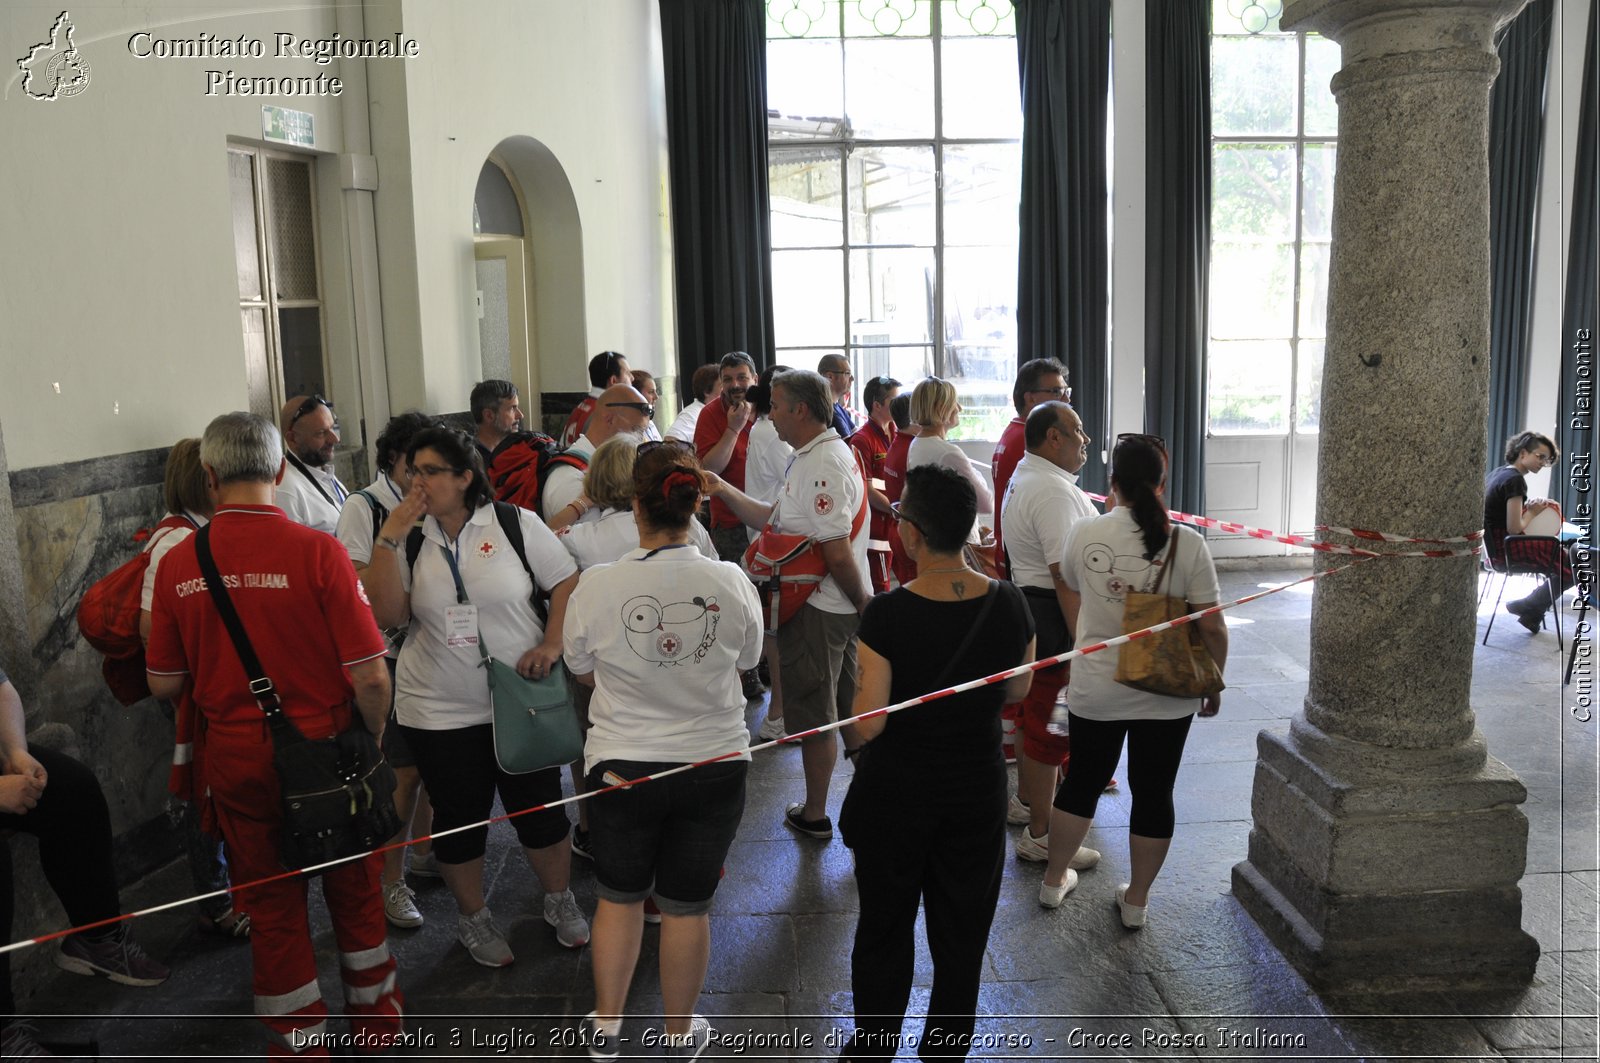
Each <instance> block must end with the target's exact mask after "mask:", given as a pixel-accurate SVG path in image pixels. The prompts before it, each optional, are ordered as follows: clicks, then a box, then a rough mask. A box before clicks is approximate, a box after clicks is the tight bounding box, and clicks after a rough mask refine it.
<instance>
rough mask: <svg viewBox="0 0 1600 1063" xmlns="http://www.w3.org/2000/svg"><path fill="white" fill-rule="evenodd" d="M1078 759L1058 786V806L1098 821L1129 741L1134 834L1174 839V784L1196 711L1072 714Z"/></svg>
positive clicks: (1130, 830)
mask: <svg viewBox="0 0 1600 1063" xmlns="http://www.w3.org/2000/svg"><path fill="white" fill-rule="evenodd" d="M1068 715H1069V717H1070V721H1071V723H1070V726H1071V733H1072V757H1071V759H1070V760H1068V761H1067V777H1066V780H1065V781H1064V782H1062V784H1061V786H1060V788H1059V789H1057V790H1056V799H1055V802H1054V804H1055V807H1056V808H1059V809H1060V810H1061V811H1063V812H1065V813H1067V814H1068V815H1073V816H1082V817H1083V818H1084V819H1093V818H1094V810H1095V808H1096V806H1097V805H1099V803H1100V794H1101V792H1102V791H1104V790H1105V788H1106V783H1108V782H1110V781H1111V773H1112V772H1113V771H1115V770H1116V768H1117V758H1118V757H1119V756H1121V755H1122V740H1123V738H1124V736H1126V738H1127V739H1128V790H1129V792H1131V793H1132V795H1133V811H1132V812H1131V813H1130V814H1129V816H1128V833H1129V834H1137V835H1139V836H1140V837H1141V838H1170V837H1172V825H1173V822H1174V821H1175V820H1176V818H1177V817H1176V814H1175V813H1174V812H1173V810H1172V786H1173V783H1175V782H1176V781H1177V779H1178V764H1179V763H1180V762H1181V761H1182V760H1183V743H1184V741H1185V740H1186V739H1187V738H1188V737H1189V725H1190V724H1191V723H1193V722H1194V714H1193V713H1191V714H1190V715H1188V716H1185V717H1183V718H1182V719H1177V720H1086V719H1084V718H1083V717H1082V716H1079V715H1078V714H1077V713H1075V712H1069V714H1068Z"/></svg>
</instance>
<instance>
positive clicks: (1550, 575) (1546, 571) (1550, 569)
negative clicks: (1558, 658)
mask: <svg viewBox="0 0 1600 1063" xmlns="http://www.w3.org/2000/svg"><path fill="white" fill-rule="evenodd" d="M1516 543H1549V544H1550V553H1549V557H1550V560H1549V561H1548V563H1544V564H1533V563H1531V562H1526V561H1511V560H1510V557H1511V555H1512V554H1513V553H1514V550H1513V549H1512V548H1513V545H1514V544H1516ZM1561 550H1562V542H1561V540H1560V539H1557V538H1556V537H1555V536H1553V535H1508V536H1506V538H1505V546H1504V552H1503V553H1502V554H1501V556H1500V557H1499V558H1490V559H1489V564H1490V568H1491V569H1492V570H1493V571H1495V572H1498V573H1499V574H1500V591H1499V593H1498V594H1496V595H1495V596H1494V608H1493V609H1492V610H1491V611H1490V612H1489V626H1488V628H1487V629H1485V630H1484V633H1483V644H1484V645H1485V646H1487V645H1489V633H1490V632H1491V631H1493V630H1494V622H1495V620H1496V618H1497V617H1498V616H1499V613H1500V600H1501V599H1502V598H1504V597H1505V594H1506V582H1507V581H1508V580H1510V579H1511V577H1512V576H1536V577H1538V578H1539V579H1541V580H1543V581H1544V584H1545V586H1547V587H1549V588H1550V607H1551V609H1553V610H1554V611H1555V614H1556V650H1557V651H1558V652H1560V651H1563V650H1565V648H1566V644H1565V643H1564V642H1563V641H1562V638H1561ZM1485 556H1486V557H1487V556H1488V555H1487V554H1485ZM1542 619H1543V618H1542V617H1541V621H1542Z"/></svg>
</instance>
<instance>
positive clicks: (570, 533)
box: [556, 507, 718, 569]
mask: <svg viewBox="0 0 1600 1063" xmlns="http://www.w3.org/2000/svg"><path fill="white" fill-rule="evenodd" d="M589 512H590V513H593V514H595V519H594V520H590V521H584V522H582V523H579V524H572V525H569V526H567V527H565V528H562V529H561V530H560V531H558V532H556V538H557V539H560V540H561V545H562V546H565V547H566V548H567V553H569V554H571V555H572V559H573V560H574V561H576V562H577V563H578V568H579V569H589V568H593V567H594V566H595V565H606V564H610V563H611V562H613V561H615V560H617V558H619V557H621V556H622V555H623V554H625V553H627V552H628V551H630V550H636V549H638V547H639V525H638V524H637V523H635V522H634V519H633V509H632V508H631V507H630V508H628V509H605V510H600V509H595V510H590V511H589ZM689 543H690V545H692V546H693V547H694V548H695V549H697V550H699V551H700V552H701V553H702V554H704V555H705V556H706V557H709V558H710V559H711V560H713V561H716V560H717V559H718V558H717V548H716V547H715V546H713V545H712V544H711V534H710V533H709V532H707V531H706V529H705V525H703V524H701V523H700V522H699V521H697V520H691V521H690V522H689Z"/></svg>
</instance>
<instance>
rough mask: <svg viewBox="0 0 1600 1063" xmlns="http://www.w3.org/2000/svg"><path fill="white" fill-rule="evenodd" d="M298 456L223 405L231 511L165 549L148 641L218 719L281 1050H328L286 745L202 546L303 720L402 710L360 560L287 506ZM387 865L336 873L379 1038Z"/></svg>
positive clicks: (158, 676)
mask: <svg viewBox="0 0 1600 1063" xmlns="http://www.w3.org/2000/svg"><path fill="white" fill-rule="evenodd" d="M282 455H283V450H282V441H281V440H280V438H279V436H278V430H277V429H276V428H274V427H273V426H272V425H271V424H269V423H268V422H267V421H266V420H264V419H263V418H261V417H258V416H256V415H255V414H250V413H227V414H223V415H222V416H221V417H218V418H217V419H216V420H214V421H212V422H211V424H210V425H208V426H207V427H206V431H205V436H204V437H203V438H202V439H201V442H200V464H201V467H202V468H204V470H205V474H206V484H207V486H208V487H209V488H210V489H211V491H212V493H213V495H214V497H215V498H216V502H217V508H216V513H215V515H214V516H213V517H212V519H211V523H210V524H208V525H207V526H206V527H205V528H203V529H201V530H200V531H199V532H197V533H196V534H194V535H191V536H189V537H188V538H186V539H185V540H184V541H183V542H181V543H179V544H178V545H177V546H175V547H173V548H172V550H170V551H168V553H167V554H166V556H165V557H163V558H162V559H161V567H160V568H159V569H157V570H156V576H155V580H154V595H153V599H152V601H151V607H150V641H149V644H148V646H147V648H146V650H145V667H146V669H147V678H148V679H149V683H150V691H151V693H153V694H155V695H156V696H157V697H162V698H176V697H178V696H179V695H180V694H182V693H183V692H184V691H185V690H188V691H189V693H190V696H192V697H193V698H194V703H195V705H196V707H197V708H198V709H199V710H200V712H201V714H202V715H203V716H204V717H205V726H204V727H202V728H197V729H196V730H197V737H196V749H195V754H196V760H197V761H200V760H202V759H203V762H204V764H205V766H206V772H205V775H206V782H207V784H208V787H209V789H210V794H211V800H212V805H213V808H214V809H215V811H216V816H217V822H218V824H219V825H220V826H221V828H222V835H223V838H224V839H225V841H226V843H227V846H228V864H229V867H230V870H231V871H232V874H233V879H234V881H235V882H255V881H257V880H260V881H259V883H258V884H257V885H256V886H255V887H254V888H252V889H251V890H250V892H249V895H248V903H249V907H250V917H251V933H250V952H251V958H252V965H253V970H254V973H253V981H254V988H255V1013H256V1015H257V1016H258V1017H259V1018H260V1019H261V1021H262V1022H264V1023H265V1024H266V1026H267V1030H268V1035H269V1037H270V1038H271V1044H270V1045H269V1055H293V1054H298V1053H299V1052H300V1051H302V1050H304V1049H305V1048H307V1047H308V1046H315V1045H316V1044H317V1043H318V1041H317V1038H318V1037H319V1035H321V1034H322V1033H324V1032H325V1030H326V1018H327V1014H328V1009H327V1006H326V1005H325V1004H324V1003H323V1000H322V991H321V989H320V988H319V987H318V985H317V959H316V952H315V949H314V948H313V947H312V942H311V931H310V926H309V923H308V917H307V912H306V886H305V881H304V880H303V879H300V878H294V877H289V878H285V877H284V876H283V867H282V865H281V864H280V863H279V862H278V848H279V846H278V843H279V839H280V836H281V834H282V832H283V817H282V813H281V811H280V808H281V804H280V798H281V793H280V787H279V781H278V773H277V771H276V769H275V768H274V766H273V744H272V742H271V741H269V740H266V739H265V738H264V735H265V733H266V721H265V717H264V715H263V712H262V709H261V707H260V706H259V705H258V704H257V702H256V699H255V696H254V694H252V692H251V682H250V681H251V678H252V677H251V676H250V674H249V673H248V672H247V671H246V670H245V666H244V664H243V663H242V662H241V661H240V659H239V654H238V652H237V651H236V650H235V648H234V643H233V641H232V639H231V638H230V636H229V634H228V631H227V629H226V628H225V627H224V625H223V622H222V617H221V614H220V613H219V612H218V610H217V606H216V603H215V602H214V601H213V599H212V595H211V594H210V593H208V592H209V590H210V588H209V587H208V585H207V580H206V577H205V575H204V573H203V572H202V571H201V568H200V557H199V552H198V547H199V546H200V545H201V543H202V541H204V543H205V545H206V546H207V548H208V549H209V551H210V553H211V555H212V557H213V558H214V559H215V563H216V571H217V573H218V574H219V575H220V576H221V577H222V581H223V584H224V588H225V591H226V593H227V595H228V598H229V600H230V601H231V602H232V605H233V608H234V610H235V611H236V612H237V613H238V615H239V621H240V623H241V625H242V626H243V628H244V631H245V635H246V637H247V638H248V640H249V641H250V643H251V647H252V648H253V649H254V651H255V655H256V657H257V658H258V659H259V661H260V668H261V671H262V672H263V674H265V675H266V677H267V678H268V679H270V680H272V681H273V684H274V686H275V688H276V693H277V695H278V699H279V702H280V705H281V709H282V712H283V714H284V716H286V717H287V718H288V720H289V721H290V723H291V724H292V725H293V726H294V727H295V729H296V730H298V731H299V732H300V733H301V734H303V735H304V736H305V737H306V738H307V739H310V740H313V741H316V740H319V739H326V738H332V737H334V736H336V735H338V734H340V733H342V732H344V731H346V730H348V729H349V728H350V726H351V725H352V722H358V723H359V725H364V726H365V727H366V729H367V730H368V731H370V732H372V734H374V735H379V736H381V735H382V732H383V727H384V722H385V720H386V719H387V717H388V714H389V669H388V668H387V667H386V666H385V665H384V663H383V657H384V651H385V644H384V641H383V635H382V633H381V632H379V631H378V626H377V624H376V623H374V622H373V619H372V610H371V608H370V606H369V605H368V604H367V598H366V595H365V593H363V592H362V590H361V586H360V584H359V583H357V581H356V573H355V569H354V568H353V567H352V566H351V563H350V557H349V555H347V554H346V553H345V550H344V547H343V546H342V545H340V543H339V541H338V540H337V539H335V538H333V536H331V535H323V534H321V533H319V532H315V531H312V530H310V529H308V528H304V527H301V526H299V525H297V524H295V523H293V522H292V521H290V520H288V519H287V518H286V517H285V515H284V513H283V512H282V511H281V510H279V509H278V508H276V507H275V506H274V505H273V495H274V492H275V490H276V488H277V485H278V482H279V481H281V480H282V479H283V478H284V477H285V475H286V473H287V465H286V463H285V459H284V458H283V456H282ZM202 736H203V740H202ZM382 866H383V858H382V857H380V856H378V855H377V854H376V853H370V854H368V855H367V856H366V857H364V858H363V859H359V860H354V861H351V862H349V863H346V864H341V865H340V866H338V867H335V868H332V869H330V870H329V871H327V872H326V873H325V874H324V875H323V877H322V880H321V881H322V892H323V895H324V897H325V898H326V900H327V906H328V912H329V914H330V915H331V916H332V919H333V928H334V937H335V938H336V939H337V940H338V943H339V950H340V951H339V968H340V974H341V975H342V977H343V981H344V999H345V1013H346V1014H347V1015H348V1016H349V1018H350V1023H351V1026H352V1029H353V1032H355V1033H356V1034H357V1035H358V1036H360V1037H362V1038H364V1040H365V1042H366V1043H367V1044H369V1045H372V1046H374V1047H379V1048H381V1047H385V1046H388V1045H390V1044H392V1040H393V1038H394V1037H395V1035H397V1034H399V1033H400V1029H401V1010H400V1005H401V1001H400V994H399V992H398V990H397V989H396V986H395V961H394V958H393V957H392V956H391V955H390V954H389V948H388V945H387V944H386V943H385V934H386V931H387V925H386V923H385V921H384V914H383V911H384V909H383V899H382V897H381V895H380V893H379V886H378V882H379V873H380V871H381V868H382Z"/></svg>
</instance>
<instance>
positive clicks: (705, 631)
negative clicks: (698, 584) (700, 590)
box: [622, 594, 721, 668]
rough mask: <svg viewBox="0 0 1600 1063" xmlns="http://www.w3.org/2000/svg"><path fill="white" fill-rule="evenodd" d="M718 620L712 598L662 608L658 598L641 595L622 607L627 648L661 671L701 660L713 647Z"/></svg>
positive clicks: (672, 604) (718, 612)
mask: <svg viewBox="0 0 1600 1063" xmlns="http://www.w3.org/2000/svg"><path fill="white" fill-rule="evenodd" d="M719 619H721V608H720V607H719V606H718V605H717V600H716V599H715V598H698V597H697V598H694V599H691V600H690V601H687V602H672V603H670V604H668V605H662V604H661V599H659V598H656V597H655V596H653V595H649V594H641V595H638V596H637V597H634V598H630V599H628V602H627V604H625V605H624V606H623V607H622V626H623V627H624V628H625V629H626V630H627V632H628V646H629V648H631V649H632V650H633V652H634V653H637V654H638V655H639V656H640V657H643V658H644V659H645V660H647V661H650V662H652V663H654V664H658V665H660V666H661V667H663V668H665V667H667V666H668V665H679V664H685V663H690V662H698V661H700V660H701V659H702V658H704V657H705V655H706V654H707V653H708V652H709V651H710V650H711V647H712V646H714V645H715V644H716V641H717V621H718V620H719Z"/></svg>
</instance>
